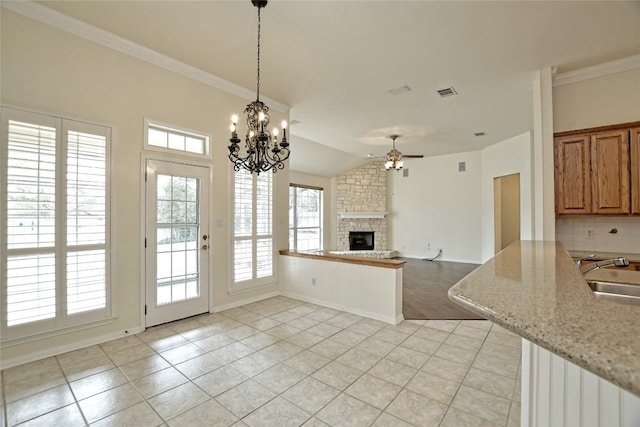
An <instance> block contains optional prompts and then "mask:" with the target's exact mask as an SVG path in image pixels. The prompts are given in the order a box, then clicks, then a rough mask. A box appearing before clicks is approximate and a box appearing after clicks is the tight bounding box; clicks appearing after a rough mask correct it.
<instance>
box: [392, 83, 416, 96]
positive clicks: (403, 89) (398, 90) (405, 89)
mask: <svg viewBox="0 0 640 427" xmlns="http://www.w3.org/2000/svg"><path fill="white" fill-rule="evenodd" d="M387 92H389V93H390V94H391V95H394V96H398V95H402V94H403V93H407V92H411V88H410V87H409V86H407V85H404V86H402V87H397V88H395V89H389V90H388V91H387Z"/></svg>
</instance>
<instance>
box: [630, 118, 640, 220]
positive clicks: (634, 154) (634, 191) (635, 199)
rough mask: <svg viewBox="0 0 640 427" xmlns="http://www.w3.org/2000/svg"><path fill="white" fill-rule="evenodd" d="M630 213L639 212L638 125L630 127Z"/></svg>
mask: <svg viewBox="0 0 640 427" xmlns="http://www.w3.org/2000/svg"><path fill="white" fill-rule="evenodd" d="M631 213H634V214H640V127H638V128H634V129H631Z"/></svg>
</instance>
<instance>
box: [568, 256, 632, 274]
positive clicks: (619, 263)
mask: <svg viewBox="0 0 640 427" xmlns="http://www.w3.org/2000/svg"><path fill="white" fill-rule="evenodd" d="M609 265H615V266H616V267H626V266H628V265H629V260H628V259H626V258H622V257H620V258H612V259H605V260H603V261H596V262H591V263H589V264H585V265H583V266H581V267H580V273H582V274H586V273H588V272H590V271H591V270H595V269H596V268H602V267H607V266H609Z"/></svg>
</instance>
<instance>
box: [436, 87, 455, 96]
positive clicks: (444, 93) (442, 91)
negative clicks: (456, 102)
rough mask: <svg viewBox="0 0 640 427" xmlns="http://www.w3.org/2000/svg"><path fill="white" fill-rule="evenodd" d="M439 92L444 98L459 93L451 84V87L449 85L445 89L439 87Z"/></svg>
mask: <svg viewBox="0 0 640 427" xmlns="http://www.w3.org/2000/svg"><path fill="white" fill-rule="evenodd" d="M438 94H440V96H441V97H442V98H447V97H449V96H454V95H457V94H458V92H456V90H455V89H454V87H453V86H451V87H447V88H444V89H439V90H438Z"/></svg>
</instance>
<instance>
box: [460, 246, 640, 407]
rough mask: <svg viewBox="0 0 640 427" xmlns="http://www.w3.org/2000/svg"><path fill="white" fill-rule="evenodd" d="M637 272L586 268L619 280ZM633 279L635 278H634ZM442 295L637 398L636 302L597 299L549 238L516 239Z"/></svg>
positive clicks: (639, 310)
mask: <svg viewBox="0 0 640 427" xmlns="http://www.w3.org/2000/svg"><path fill="white" fill-rule="evenodd" d="M634 275H640V272H628V271H617V270H609V269H599V270H594V271H592V272H590V273H588V274H587V277H590V278H598V279H611V278H614V279H616V278H617V279H618V280H613V281H627V279H632V278H634V277H635V280H634V282H635V283H638V284H640V278H638V276H634ZM636 280H637V281H636ZM449 298H450V299H451V300H452V301H454V302H456V303H458V304H459V305H461V306H463V307H465V308H467V309H468V310H470V311H472V312H474V313H476V314H478V315H480V316H482V317H485V318H486V319H489V320H491V321H493V322H495V323H497V324H499V325H500V326H503V327H504V328H506V329H509V330H511V331H513V332H514V333H516V334H519V335H520V336H522V337H523V338H526V339H527V340H529V341H531V342H533V343H535V344H537V345H539V346H541V347H543V348H545V349H547V350H549V351H552V352H554V353H556V354H558V355H559V356H562V357H564V358H565V359H567V360H569V361H571V362H573V363H575V364H576V365H578V366H580V367H582V368H584V369H586V370H588V371H590V372H592V373H594V374H596V375H598V376H600V377H602V378H604V379H606V380H609V381H611V382H612V383H614V384H616V385H618V386H620V387H622V388H623V389H625V390H628V391H629V392H631V393H633V394H635V395H638V396H640V356H639V355H640V334H638V333H637V329H638V326H639V325H640V307H638V306H631V305H624V304H619V303H616V302H611V301H606V300H602V299H597V298H596V297H595V296H594V294H593V292H592V291H591V289H590V288H589V286H588V285H587V283H586V280H585V277H584V276H583V275H582V274H581V273H580V272H579V271H578V269H577V268H576V265H575V264H574V262H573V260H572V259H571V255H570V254H569V253H568V252H567V251H566V250H565V249H564V247H563V246H562V245H561V244H560V243H557V242H542V241H524V242H516V243H514V244H512V245H511V246H509V247H508V248H506V249H505V250H503V251H502V252H500V253H498V254H497V255H496V256H495V257H494V258H492V259H491V260H489V261H488V262H487V263H485V264H483V265H482V266H480V267H479V268H477V269H476V270H475V271H473V272H472V273H471V274H469V275H468V276H466V277H465V278H463V279H462V280H461V281H460V282H458V283H457V284H456V285H455V286H453V287H452V288H451V289H450V290H449Z"/></svg>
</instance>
